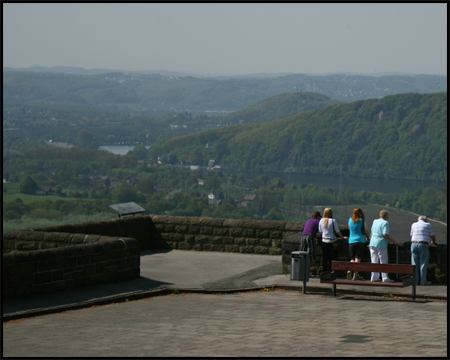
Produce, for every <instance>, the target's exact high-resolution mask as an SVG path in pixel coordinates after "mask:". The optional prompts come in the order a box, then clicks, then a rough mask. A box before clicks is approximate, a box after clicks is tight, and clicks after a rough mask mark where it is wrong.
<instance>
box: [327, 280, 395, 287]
mask: <svg viewBox="0 0 450 360" xmlns="http://www.w3.org/2000/svg"><path fill="white" fill-rule="evenodd" d="M320 282H321V283H327V284H341V285H363V286H391V287H403V286H404V283H403V282H393V283H385V282H381V281H379V282H376V281H368V280H367V281H362V280H344V279H336V280H320Z"/></svg>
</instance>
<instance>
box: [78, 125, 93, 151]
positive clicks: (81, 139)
mask: <svg viewBox="0 0 450 360" xmlns="http://www.w3.org/2000/svg"><path fill="white" fill-rule="evenodd" d="M93 139H94V136H93V135H92V133H91V132H90V131H88V130H86V129H83V130H80V131H79V132H78V137H77V143H78V145H80V146H83V147H86V146H88V145H89V144H90V143H91V141H92V140H93Z"/></svg>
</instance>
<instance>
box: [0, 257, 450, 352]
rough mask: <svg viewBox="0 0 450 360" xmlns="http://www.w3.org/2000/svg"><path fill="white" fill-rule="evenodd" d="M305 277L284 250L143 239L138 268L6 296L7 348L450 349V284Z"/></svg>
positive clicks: (155, 350) (433, 350) (286, 350)
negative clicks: (90, 282)
mask: <svg viewBox="0 0 450 360" xmlns="http://www.w3.org/2000/svg"><path fill="white" fill-rule="evenodd" d="M301 287H302V282H300V281H290V279H289V275H282V274H281V257H280V256H267V255H255V254H233V253H219V252H197V251H180V250H171V251H168V252H159V253H152V252H144V251H143V252H142V256H141V278H139V279H135V280H132V281H126V282H121V283H115V284H108V285H99V286H93V287H84V288H78V289H74V290H68V291H63V292H58V293H52V294H41V295H34V296H29V297H26V298H20V299H7V300H5V301H4V302H3V356H5V357H16V356H17V357H26V356H30V357H38V356H42V357H43V356H45V357H50V356H58V357H78V356H86V357H110V356H115V357H117V356H120V357H126V356H131V357H133V356H135V357H136V356H146V357H148V356H152V357H153V356H183V357H185V356H273V357H274V356H277V357H278V356H289V357H292V356H296V357H297V356H302V357H312V356H318V357H325V356H326V357H330V356H331V357H337V356H357V357H361V356H368V357H373V356H389V357H448V355H449V354H448V343H447V341H448V340H447V286H443V285H430V286H418V287H417V301H415V302H414V301H411V300H410V299H411V287H406V288H398V289H397V288H387V287H371V286H368V287H364V286H343V285H341V286H338V295H339V296H337V297H336V298H334V297H333V296H332V295H331V285H330V284H320V282H319V280H318V279H317V278H313V279H310V281H309V282H308V283H307V293H306V294H303V293H302V292H301ZM264 288H265V289H264ZM176 293H179V294H176ZM386 295H387V296H386ZM418 333H420V336H417V334H418Z"/></svg>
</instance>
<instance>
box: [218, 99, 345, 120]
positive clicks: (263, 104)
mask: <svg viewBox="0 0 450 360" xmlns="http://www.w3.org/2000/svg"><path fill="white" fill-rule="evenodd" d="M341 103H342V101H339V100H332V99H330V98H329V97H328V96H326V95H322V94H316V93H312V92H296V93H286V94H280V95H275V96H272V97H270V98H268V99H264V100H261V101H259V102H257V103H256V104H253V105H249V106H247V107H245V108H243V109H241V110H238V111H235V112H233V113H231V114H229V115H227V116H225V117H224V119H223V120H222V123H225V124H239V123H240V121H241V120H242V122H243V123H244V124H251V123H259V122H265V121H272V120H278V119H283V118H285V117H288V116H291V115H296V114H298V113H300V112H302V111H309V110H316V109H320V108H322V107H324V106H330V105H336V104H341Z"/></svg>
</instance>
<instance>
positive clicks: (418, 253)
mask: <svg viewBox="0 0 450 360" xmlns="http://www.w3.org/2000/svg"><path fill="white" fill-rule="evenodd" d="M410 235H411V264H412V265H416V284H419V283H420V285H431V282H430V281H427V270H428V263H429V261H430V250H429V248H428V246H429V244H430V239H431V243H432V244H435V243H436V236H435V235H434V231H433V228H432V227H431V224H430V223H429V222H428V220H427V217H426V216H424V215H421V216H419V219H418V221H417V222H415V223H413V224H412V225H411V234H410ZM419 278H420V279H419ZM419 280H420V281H419Z"/></svg>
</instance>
